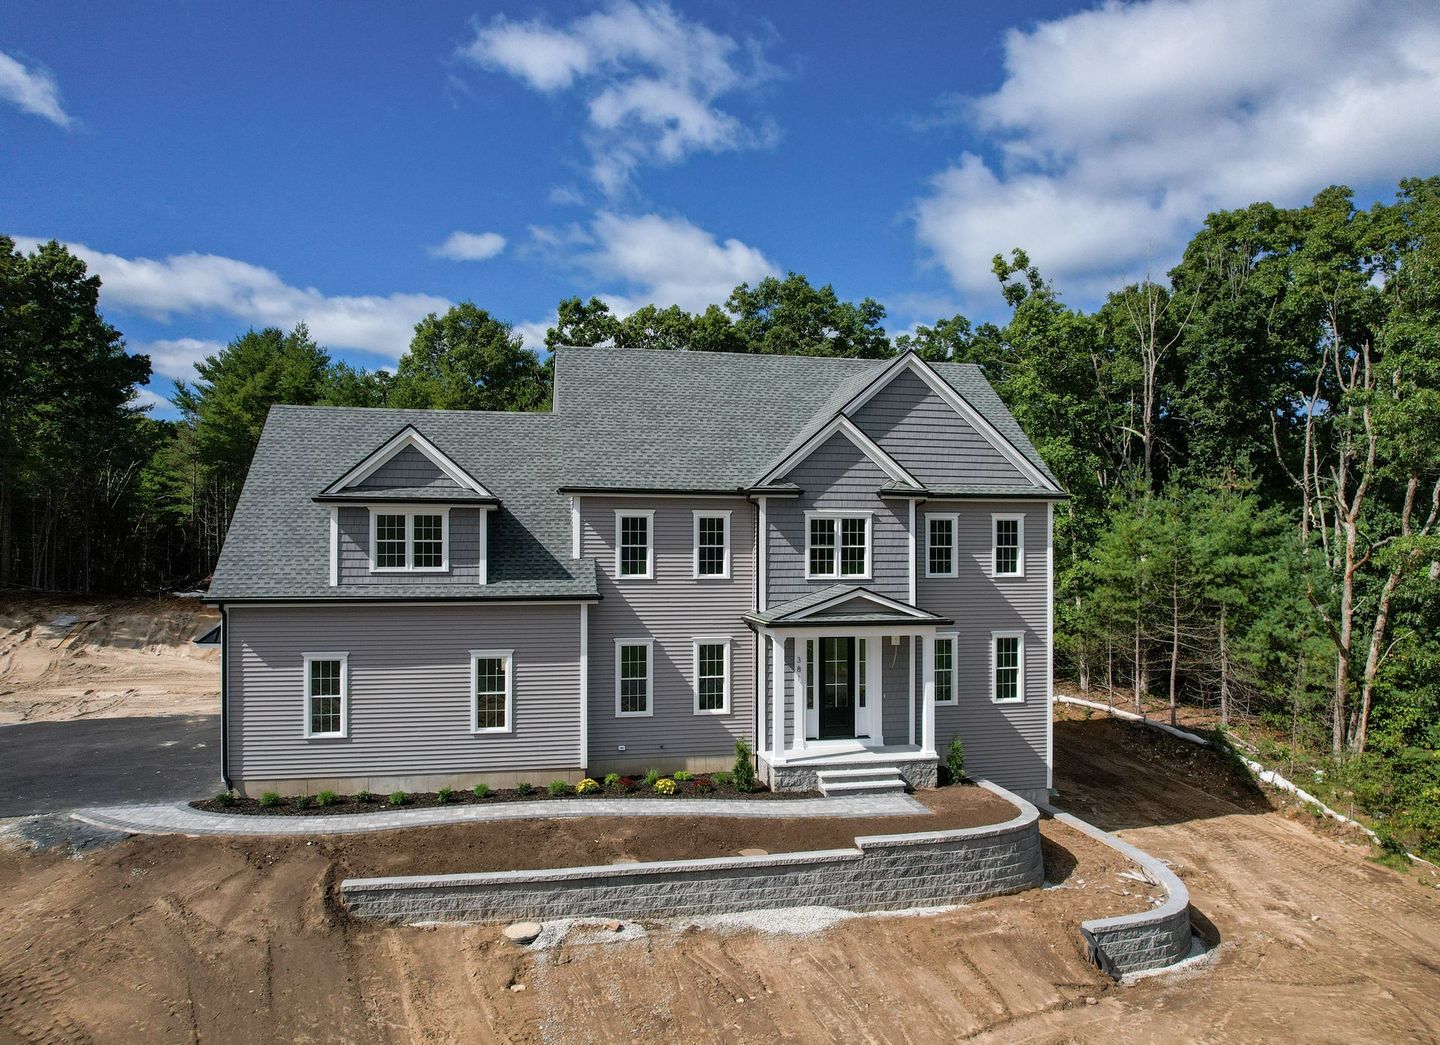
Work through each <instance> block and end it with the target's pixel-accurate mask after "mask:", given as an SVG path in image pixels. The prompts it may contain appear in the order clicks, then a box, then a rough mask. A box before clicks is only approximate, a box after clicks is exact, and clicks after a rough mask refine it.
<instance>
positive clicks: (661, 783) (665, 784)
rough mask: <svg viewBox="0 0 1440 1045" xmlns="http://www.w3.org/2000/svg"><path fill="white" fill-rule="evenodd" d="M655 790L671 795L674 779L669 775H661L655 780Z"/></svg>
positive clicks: (673, 791)
mask: <svg viewBox="0 0 1440 1045" xmlns="http://www.w3.org/2000/svg"><path fill="white" fill-rule="evenodd" d="M655 790H656V791H658V792H660V794H662V795H673V794H674V793H675V781H673V780H671V779H670V778H669V777H661V778H660V779H659V780H657V781H655Z"/></svg>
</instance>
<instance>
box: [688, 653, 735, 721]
mask: <svg viewBox="0 0 1440 1045" xmlns="http://www.w3.org/2000/svg"><path fill="white" fill-rule="evenodd" d="M729 710H730V643H729V640H727V639H696V640H695V713H696V714H706V715H723V714H725V713H726V712H727V711H729Z"/></svg>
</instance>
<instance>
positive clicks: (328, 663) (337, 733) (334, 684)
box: [304, 653, 350, 738]
mask: <svg viewBox="0 0 1440 1045" xmlns="http://www.w3.org/2000/svg"><path fill="white" fill-rule="evenodd" d="M304 662H305V736H307V737H312V738H323V737H344V736H348V735H349V734H350V654H348V653H306V654H305V655H304Z"/></svg>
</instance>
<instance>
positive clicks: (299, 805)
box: [295, 795, 310, 809]
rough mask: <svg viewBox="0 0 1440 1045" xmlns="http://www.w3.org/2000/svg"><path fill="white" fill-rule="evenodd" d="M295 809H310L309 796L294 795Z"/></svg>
mask: <svg viewBox="0 0 1440 1045" xmlns="http://www.w3.org/2000/svg"><path fill="white" fill-rule="evenodd" d="M295 808H296V809H309V808H310V796H309V795H296V796H295Z"/></svg>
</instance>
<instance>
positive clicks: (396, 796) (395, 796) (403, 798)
mask: <svg viewBox="0 0 1440 1045" xmlns="http://www.w3.org/2000/svg"><path fill="white" fill-rule="evenodd" d="M408 801H410V796H409V795H407V794H406V793H405V792H404V791H391V792H390V804H391V805H392V806H403V805H404V804H405V803H406V802H408Z"/></svg>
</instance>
